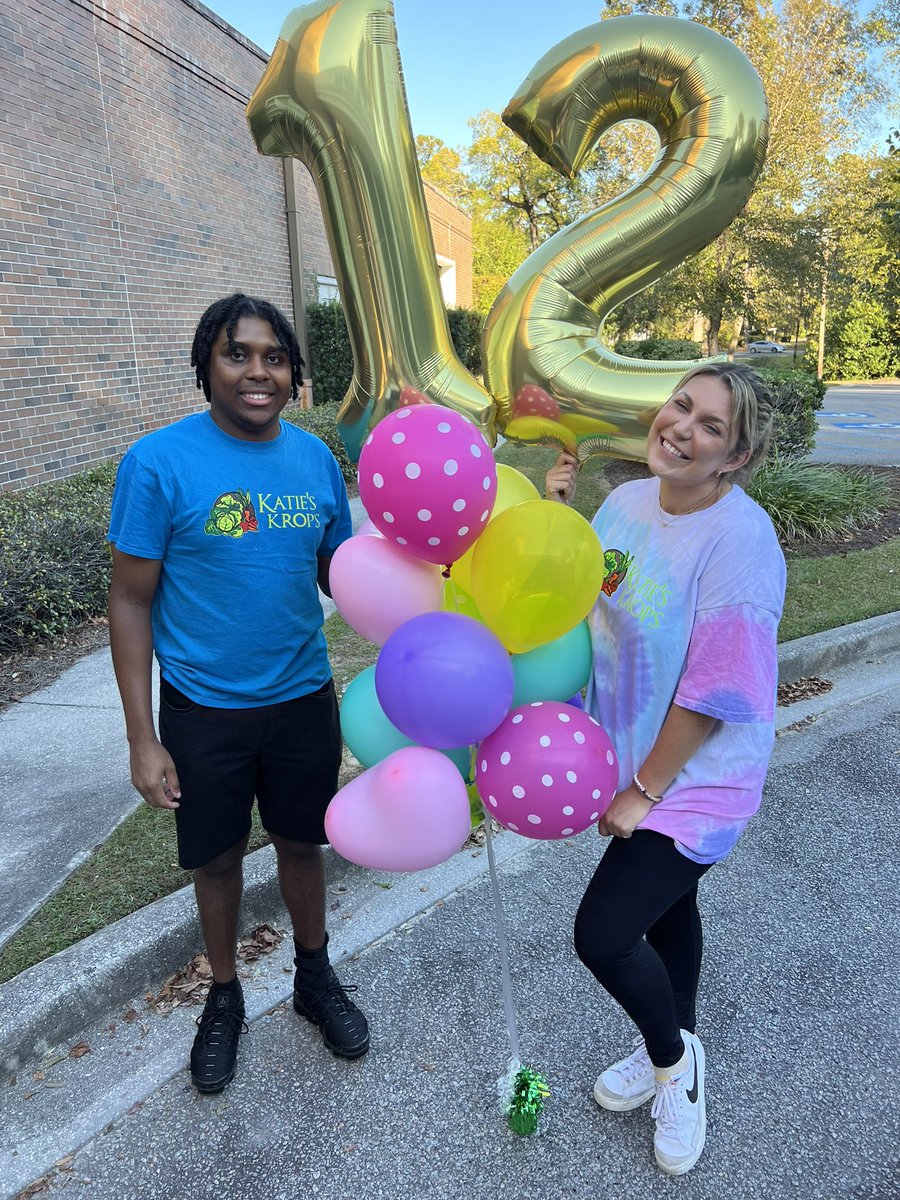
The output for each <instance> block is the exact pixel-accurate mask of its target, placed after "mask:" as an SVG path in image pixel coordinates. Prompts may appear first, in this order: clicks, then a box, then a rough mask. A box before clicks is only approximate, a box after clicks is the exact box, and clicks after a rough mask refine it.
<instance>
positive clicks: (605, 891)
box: [575, 829, 709, 1067]
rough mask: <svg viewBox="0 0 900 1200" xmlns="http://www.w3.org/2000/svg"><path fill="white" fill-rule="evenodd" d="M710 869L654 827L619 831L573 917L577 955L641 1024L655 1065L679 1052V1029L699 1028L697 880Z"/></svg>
mask: <svg viewBox="0 0 900 1200" xmlns="http://www.w3.org/2000/svg"><path fill="white" fill-rule="evenodd" d="M708 870H709V866H708V865H704V864H701V863H695V862H692V860H691V859H689V858H687V857H685V855H683V854H681V853H680V852H679V850H678V849H677V848H676V846H675V843H674V842H673V841H672V839H671V838H668V837H665V836H664V835H663V834H661V833H655V832H654V831H653V830H650V829H638V830H636V831H635V833H634V834H632V836H631V837H630V838H613V839H612V841H611V842H610V844H609V846H608V847H607V850H606V853H605V854H604V855H603V858H602V859H601V860H600V865H599V866H598V867H597V870H596V871H595V872H594V877H593V879H592V880H591V882H590V883H589V884H588V887H587V891H586V892H585V893H584V897H583V899H582V901H581V904H580V906H579V909H578V915H577V916H576V918H575V950H576V951H577V953H578V957H579V958H580V959H581V961H582V962H583V963H584V965H585V966H586V967H587V968H588V970H590V971H591V972H593V974H594V975H595V976H596V978H597V980H598V981H599V982H600V983H601V984H602V985H603V987H604V988H606V990H607V991H608V992H609V994H610V995H611V996H612V998H613V999H614V1000H616V1001H617V1002H618V1003H619V1004H621V1006H622V1008H624V1009H625V1011H626V1012H627V1013H628V1015H629V1017H631V1019H632V1021H634V1023H635V1025H637V1027H638V1029H639V1030H640V1032H641V1033H642V1034H643V1035H644V1041H645V1042H646V1045H647V1053H648V1054H649V1055H650V1060H651V1061H652V1062H653V1064H654V1065H655V1066H657V1067H671V1066H673V1065H674V1064H675V1063H676V1062H678V1060H679V1059H680V1058H681V1055H682V1053H683V1050H684V1047H683V1044H682V1040H681V1033H680V1030H682V1029H686V1030H687V1031H688V1033H693V1032H694V1025H695V1022H696V1007H695V1006H696V1000H697V982H698V980H699V978H700V959H701V957H702V954H703V929H702V925H701V922H700V913H699V912H698V911H697V882H698V880H699V879H700V877H701V876H702V875H704V874H705V873H706V872H707V871H708ZM645 937H646V941H645V940H644V939H645Z"/></svg>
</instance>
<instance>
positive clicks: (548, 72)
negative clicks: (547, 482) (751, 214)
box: [482, 15, 769, 461]
mask: <svg viewBox="0 0 900 1200" xmlns="http://www.w3.org/2000/svg"><path fill="white" fill-rule="evenodd" d="M503 119H504V121H505V122H506V124H507V125H508V126H509V127H510V129H512V130H513V132H514V133H516V134H518V136H519V137H521V138H522V140H523V141H524V142H525V143H526V144H527V145H528V146H530V147H531V149H532V150H533V151H534V152H535V153H536V154H537V155H538V157H539V158H542V159H543V160H544V161H545V162H546V163H548V164H549V165H550V166H551V167H553V168H554V169H555V170H557V171H559V172H560V174H562V175H566V176H568V177H570V178H571V177H573V176H574V175H576V174H577V173H578V170H579V168H580V166H581V165H582V164H583V163H584V161H585V160H586V158H587V157H588V155H589V154H590V153H591V151H592V150H593V148H594V147H595V146H596V144H597V142H598V141H599V139H600V138H601V136H602V135H603V133H604V132H605V131H606V130H607V129H609V128H611V127H612V126H613V125H615V124H617V123H618V122H619V121H625V120H639V121H646V122H647V123H648V124H650V125H652V126H653V127H654V129H655V130H656V131H657V133H658V134H659V138H660V142H661V149H660V152H659V154H658V155H657V157H656V160H655V161H654V163H653V166H652V167H651V168H650V171H649V172H648V174H647V175H646V176H645V177H644V178H643V179H640V180H638V182H637V183H636V184H634V186H633V187H631V188H629V189H628V190H627V191H626V192H624V193H623V194H622V195H621V196H617V197H616V198H615V199H613V200H611V201H610V202H609V203H608V204H604V205H603V206H602V207H601V208H598V209H596V210H595V211H594V212H592V213H589V214H587V215H586V216H584V217H581V218H580V219H578V220H576V221H573V222H572V224H571V225H568V226H566V228H565V229H561V230H560V231H559V233H557V234H554V236H553V237H552V238H550V239H549V240H548V241H546V242H544V244H543V245H542V246H539V247H538V248H537V249H536V250H535V251H534V253H533V254H532V255H531V256H530V257H529V258H528V259H526V261H525V262H524V263H523V264H522V265H521V266H520V267H519V269H518V270H517V271H516V272H515V274H514V275H513V276H512V278H511V279H510V280H509V281H508V282H507V284H506V285H505V286H504V288H503V290H502V291H501V292H500V294H499V296H498V297H497V299H496V301H495V303H494V306H493V308H492V309H491V312H490V314H489V316H488V319H487V323H486V325H485V330H484V343H483V352H482V359H483V362H484V370H485V381H486V383H487V385H488V388H489V390H490V392H491V394H492V395H493V396H494V398H495V400H496V401H497V403H498V420H497V423H498V427H499V428H500V429H501V430H502V431H503V432H504V433H505V434H506V435H507V436H508V437H510V438H514V439H515V440H516V441H528V440H531V441H533V442H549V443H550V444H551V445H560V444H562V445H566V441H567V437H568V442H569V444H568V445H566V448H567V449H569V450H570V451H573V452H574V453H575V454H576V455H577V457H578V458H579V459H580V460H582V461H583V460H584V459H585V458H587V457H588V456H589V455H591V454H607V455H612V456H614V457H619V458H633V459H638V460H641V461H646V458H647V454H646V440H647V429H646V424H647V422H646V416H647V413H648V410H652V409H653V408H655V407H658V406H659V405H660V404H661V403H662V402H663V401H664V400H665V399H666V398H667V397H668V396H669V394H670V393H671V391H672V390H673V388H674V386H675V384H676V383H677V382H678V380H679V379H680V378H681V376H682V375H683V374H684V373H685V371H687V370H688V369H689V368H690V367H691V366H695V365H696V363H689V362H648V361H638V360H637V359H631V358H625V357H623V356H622V355H619V354H614V353H613V352H612V351H611V350H609V349H607V347H606V346H605V345H604V343H603V340H602V329H603V322H604V320H605V319H606V317H607V316H608V315H609V313H610V312H612V310H613V309H614V308H615V307H616V305H617V304H620V303H621V302H622V301H623V300H625V299H627V298H628V297H629V296H634V295H636V294H637V293H638V292H640V291H641V290H642V289H643V288H646V287H648V286H649V285H650V284H651V283H653V282H654V280H656V279H658V278H659V277H660V276H661V275H663V274H664V273H665V272H666V271H670V270H671V269H672V268H673V267H675V266H677V265H678V264H679V263H680V262H682V261H683V260H684V259H685V258H687V257H688V256H689V255H691V254H694V253H696V252H697V251H698V250H700V249H702V248H703V247H704V246H706V245H708V244H709V243H710V242H711V241H713V239H714V238H716V237H718V235H719V234H720V233H721V231H722V230H723V229H725V228H727V226H728V225H729V224H730V223H731V222H732V221H733V220H734V218H735V217H736V216H737V214H738V213H739V212H740V210H741V209H742V208H743V207H744V205H745V204H746V202H747V198H748V196H749V195H750V193H751V191H752V190H753V186H754V184H755V183H756V180H757V178H758V177H759V173H760V171H761V170H762V166H763V161H764V159H765V154H766V147H767V145H768V137H769V125H768V108H767V106H766V98H765V94H764V92H763V88H762V84H761V82H760V79H759V76H758V75H757V73H756V71H755V70H754V68H753V66H752V65H751V63H750V61H749V59H748V58H747V57H746V56H745V55H744V54H743V53H742V52H741V51H740V50H739V49H738V48H737V46H735V45H734V44H733V43H732V42H729V41H728V40H727V39H726V38H723V37H722V36H721V35H720V34H718V33H716V32H715V31H714V30H712V29H709V28H707V27H706V26H705V25H700V24H698V23H696V22H693V21H684V20H680V19H678V18H674V17H657V16H644V15H637V16H627V17H616V18H614V19H612V20H607V21H601V22H599V23H598V24H595V25H589V26H588V27H587V28H586V29H582V30H580V31H579V32H578V33H573V34H572V35H571V36H570V37H568V38H566V39H565V40H564V41H562V42H560V43H559V44H558V45H557V46H555V47H554V48H553V49H552V50H549V51H548V52H547V53H546V54H545V55H544V56H543V58H541V59H540V61H539V62H538V63H537V64H536V65H535V66H534V68H533V69H532V71H531V73H530V74H529V75H528V76H527V78H526V79H525V81H524V82H523V83H522V85H521V87H520V88H519V90H518V92H517V93H516V94H515V96H514V97H513V98H512V100H511V101H510V102H509V104H508V105H507V108H506V111H505V112H504V113H503ZM535 388H539V389H540V390H541V392H542V397H541V401H542V402H541V404H540V405H539V406H536V405H535V402H534V399H533V397H534V394H535V392H534V389H535ZM535 413H537V414H538V415H537V416H535V415H533V414H535ZM567 416H577V417H590V418H593V419H594V420H595V421H598V422H603V423H606V424H607V426H608V427H607V428H605V429H604V428H601V429H596V428H595V429H592V430H589V429H583V428H582V429H579V428H577V427H576V428H574V429H573V428H572V427H571V425H570V428H569V432H568V435H567V436H566V435H563V434H561V433H560V426H562V425H564V424H569V422H568V421H566V417H567ZM543 417H549V418H550V420H549V421H544V422H543V424H542V423H541V420H540V418H543ZM529 425H530V428H529ZM573 434H577V439H576V437H574V436H573ZM572 443H575V445H574V449H573V446H572Z"/></svg>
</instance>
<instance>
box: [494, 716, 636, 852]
mask: <svg viewBox="0 0 900 1200" xmlns="http://www.w3.org/2000/svg"><path fill="white" fill-rule="evenodd" d="M618 777H619V763H618V759H617V758H616V752H615V749H614V747H613V744H612V742H611V741H610V739H609V736H608V734H607V733H606V731H605V730H604V729H602V728H601V726H600V725H599V724H598V723H597V722H596V721H595V720H594V718H593V717H590V716H588V714H587V713H586V712H581V711H579V710H578V709H577V708H573V707H572V706H571V705H569V704H560V703H558V702H556V701H550V700H537V701H535V702H534V703H533V704H523V705H522V706H521V707H520V708H514V709H513V710H512V711H511V712H510V713H509V715H508V716H507V717H506V719H505V720H504V721H503V723H502V724H501V725H499V726H498V727H497V728H496V729H495V730H494V732H493V733H492V734H490V736H489V737H486V738H485V739H484V741H483V742H482V743H481V745H480V746H479V747H478V753H477V757H476V771H475V782H476V784H477V787H478V794H479V796H480V797H481V802H482V804H483V805H484V809H485V812H487V813H488V814H490V816H492V817H494V818H495V819H496V820H497V821H499V822H500V824H501V825H503V826H505V827H506V828H507V829H512V830H513V831H514V832H515V833H521V834H523V835H524V836H525V837H530V838H538V839H542V840H545V841H546V840H550V839H558V838H565V837H571V836H572V835H573V834H576V833H581V832H582V831H583V830H585V829H587V828H588V826H590V825H593V824H594V823H595V822H596V821H597V820H598V819H599V818H600V816H601V815H602V814H603V813H605V812H606V810H607V808H609V806H610V804H611V803H612V799H613V796H614V795H615V793H616V784H617V782H618Z"/></svg>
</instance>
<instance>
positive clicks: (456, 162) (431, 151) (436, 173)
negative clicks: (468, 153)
mask: <svg viewBox="0 0 900 1200" xmlns="http://www.w3.org/2000/svg"><path fill="white" fill-rule="evenodd" d="M416 156H417V158H418V160H419V171H420V173H421V175H422V178H423V179H427V180H428V182H429V183H433V184H434V186H435V187H436V188H438V190H439V191H441V192H443V193H444V195H445V196H446V197H447V198H448V199H450V200H452V201H453V203H454V204H458V205H459V206H460V208H469V207H470V206H471V192H472V185H471V184H470V182H469V180H468V178H467V176H466V174H465V171H464V170H463V163H462V159H461V158H460V156H459V154H458V152H457V151H456V150H451V149H450V147H449V146H448V145H446V144H445V143H444V142H442V141H441V139H440V138H436V137H431V136H430V135H429V134H420V135H419V136H418V137H417V138H416Z"/></svg>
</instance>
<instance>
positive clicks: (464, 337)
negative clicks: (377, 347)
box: [306, 300, 484, 404]
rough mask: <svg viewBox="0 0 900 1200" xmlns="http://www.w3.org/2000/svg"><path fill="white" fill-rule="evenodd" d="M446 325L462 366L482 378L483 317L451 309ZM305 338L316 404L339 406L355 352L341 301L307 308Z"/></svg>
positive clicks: (460, 309) (348, 380) (351, 373)
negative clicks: (351, 344)
mask: <svg viewBox="0 0 900 1200" xmlns="http://www.w3.org/2000/svg"><path fill="white" fill-rule="evenodd" d="M447 323H448V325H449V327H450V338H451V340H452V342H453V346H454V349H455V350H456V353H457V356H458V357H459V360H460V362H462V364H463V365H464V366H465V367H466V369H467V370H469V371H471V372H472V374H473V375H480V374H481V330H482V328H483V326H484V317H483V315H482V314H481V313H478V312H475V311H474V309H471V308H448V309H447ZM306 337H307V341H308V344H309V360H310V361H309V371H310V378H311V379H312V385H313V403H314V404H331V403H332V402H334V401H337V402H340V401H341V400H343V398H344V394H345V393H346V391H347V388H348V387H349V386H350V379H351V378H352V375H353V351H352V350H351V348H350V335H349V334H348V333H347V325H346V322H345V321H344V310H343V308H342V307H341V305H340V302H339V301H337V300H327V301H325V302H324V303H322V304H309V305H307V308H306Z"/></svg>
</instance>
